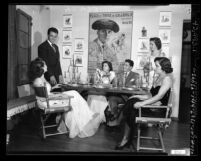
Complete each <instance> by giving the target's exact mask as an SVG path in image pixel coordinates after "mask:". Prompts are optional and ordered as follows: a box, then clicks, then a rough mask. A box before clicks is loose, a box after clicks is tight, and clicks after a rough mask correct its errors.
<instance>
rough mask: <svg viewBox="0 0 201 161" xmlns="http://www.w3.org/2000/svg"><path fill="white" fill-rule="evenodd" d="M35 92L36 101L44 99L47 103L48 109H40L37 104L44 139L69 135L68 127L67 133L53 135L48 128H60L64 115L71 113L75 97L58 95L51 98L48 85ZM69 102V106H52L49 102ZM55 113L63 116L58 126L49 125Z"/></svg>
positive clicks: (37, 88) (38, 88) (36, 89)
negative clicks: (48, 120)
mask: <svg viewBox="0 0 201 161" xmlns="http://www.w3.org/2000/svg"><path fill="white" fill-rule="evenodd" d="M34 90H35V94H36V99H37V98H38V97H40V98H44V101H46V103H47V107H46V108H41V107H39V104H38V102H37V107H38V109H39V112H40V121H41V125H42V126H41V128H42V138H43V139H45V138H46V137H47V136H53V135H59V134H66V133H68V132H69V131H68V128H67V126H66V132H58V131H57V132H54V133H53V132H52V133H48V132H47V129H48V128H52V127H56V126H57V127H58V126H59V124H60V123H61V121H62V120H63V121H64V114H65V113H66V112H69V111H70V110H72V107H71V98H73V96H69V95H65V96H63V95H58V96H56V97H49V96H48V94H47V88H46V84H44V87H34ZM66 99H67V100H69V103H68V105H61V106H50V103H49V101H50V100H66ZM53 113H57V114H61V117H60V119H59V121H58V123H56V124H50V125H47V119H48V118H49V116H50V115H51V114H53Z"/></svg>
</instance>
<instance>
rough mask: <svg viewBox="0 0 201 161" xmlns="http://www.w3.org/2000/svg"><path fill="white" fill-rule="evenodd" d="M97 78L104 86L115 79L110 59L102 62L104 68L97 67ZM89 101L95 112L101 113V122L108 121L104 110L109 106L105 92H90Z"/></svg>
mask: <svg viewBox="0 0 201 161" xmlns="http://www.w3.org/2000/svg"><path fill="white" fill-rule="evenodd" d="M95 79H96V83H98V84H100V85H103V86H104V85H110V84H112V83H113V82H114V79H115V72H114V71H113V68H112V63H111V62H109V61H104V62H102V70H100V69H96V73H95ZM87 102H88V105H89V107H90V109H91V110H92V111H93V112H95V113H99V114H100V115H99V118H100V122H106V118H105V114H104V111H105V109H106V107H107V106H108V101H107V98H106V96H105V93H102V92H95V93H90V94H89V95H88V98H87Z"/></svg>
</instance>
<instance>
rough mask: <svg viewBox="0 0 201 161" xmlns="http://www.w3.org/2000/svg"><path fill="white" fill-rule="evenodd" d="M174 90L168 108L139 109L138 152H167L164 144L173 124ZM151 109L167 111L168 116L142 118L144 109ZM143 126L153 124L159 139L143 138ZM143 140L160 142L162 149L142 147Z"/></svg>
mask: <svg viewBox="0 0 201 161" xmlns="http://www.w3.org/2000/svg"><path fill="white" fill-rule="evenodd" d="M171 95H172V90H171V93H170V98H169V103H168V105H167V106H154V105H147V106H143V107H141V108H139V117H136V123H137V151H139V150H157V151H162V152H165V146H164V142H163V134H164V131H165V129H166V128H167V127H168V126H169V125H170V123H171V118H170V114H171V109H172V104H171V100H172V97H171ZM145 108H149V109H166V114H165V117H164V118H159V117H157V118H155V117H151V116H149V117H142V109H145ZM142 124H152V127H153V128H154V129H155V130H156V131H157V133H158V136H159V137H158V138H154V137H153V136H151V137H149V136H141V125H142ZM141 139H149V140H158V141H159V142H160V145H161V148H155V147H145V146H141Z"/></svg>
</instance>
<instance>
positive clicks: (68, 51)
mask: <svg viewBox="0 0 201 161" xmlns="http://www.w3.org/2000/svg"><path fill="white" fill-rule="evenodd" d="M62 52H63V54H62V55H63V58H67V59H71V58H72V55H73V54H72V46H71V45H64V46H63V50H62Z"/></svg>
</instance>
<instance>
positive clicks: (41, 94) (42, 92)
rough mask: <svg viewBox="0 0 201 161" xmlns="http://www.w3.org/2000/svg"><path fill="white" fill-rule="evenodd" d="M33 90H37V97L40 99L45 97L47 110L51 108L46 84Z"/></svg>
mask: <svg viewBox="0 0 201 161" xmlns="http://www.w3.org/2000/svg"><path fill="white" fill-rule="evenodd" d="M33 88H34V90H35V95H36V96H38V97H44V98H45V99H46V101H47V108H50V105H49V99H48V93H47V87H46V83H44V86H41V87H33Z"/></svg>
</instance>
